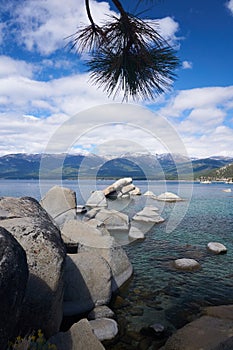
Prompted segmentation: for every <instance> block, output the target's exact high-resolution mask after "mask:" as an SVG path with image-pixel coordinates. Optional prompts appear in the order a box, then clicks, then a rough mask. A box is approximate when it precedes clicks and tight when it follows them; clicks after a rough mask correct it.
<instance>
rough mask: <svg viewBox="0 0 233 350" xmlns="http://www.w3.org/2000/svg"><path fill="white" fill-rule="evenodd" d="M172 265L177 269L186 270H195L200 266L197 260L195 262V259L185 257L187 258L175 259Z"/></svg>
mask: <svg viewBox="0 0 233 350" xmlns="http://www.w3.org/2000/svg"><path fill="white" fill-rule="evenodd" d="M174 266H175V268H177V269H179V270H186V271H192V270H197V269H200V267H201V265H200V264H199V262H197V261H196V260H194V259H187V258H182V259H177V260H175V261H174Z"/></svg>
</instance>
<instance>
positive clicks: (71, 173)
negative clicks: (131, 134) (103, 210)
mask: <svg viewBox="0 0 233 350" xmlns="http://www.w3.org/2000/svg"><path fill="white" fill-rule="evenodd" d="M232 163H233V158H230V157H210V158H203V159H192V160H190V159H189V158H188V157H185V156H182V155H179V154H170V153H165V154H151V153H126V154H122V155H121V156H118V157H113V156H99V155H95V154H88V155H84V154H26V153H18V154H8V155H5V156H2V157H0V178H4V179H38V178H39V177H40V178H42V177H43V178H48V179H56V178H60V177H61V176H62V177H63V178H64V179H76V178H77V177H85V178H93V177H95V178H121V177H132V178H133V179H155V180H162V179H167V180H174V179H177V178H178V177H179V179H184V180H192V179H193V178H194V179H197V178H199V177H201V176H208V175H209V174H215V172H216V170H217V171H221V170H219V169H221V168H224V167H227V169H228V168H229V169H231V170H229V169H228V170H229V171H228V172H231V171H232V176H233V166H231V167H229V166H230V164H232ZM228 175H229V174H228Z"/></svg>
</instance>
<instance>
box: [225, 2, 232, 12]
mask: <svg viewBox="0 0 233 350" xmlns="http://www.w3.org/2000/svg"><path fill="white" fill-rule="evenodd" d="M226 7H227V8H228V9H229V10H230V11H231V14H232V15H233V0H229V1H227V2H226Z"/></svg>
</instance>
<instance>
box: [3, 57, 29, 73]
mask: <svg viewBox="0 0 233 350" xmlns="http://www.w3.org/2000/svg"><path fill="white" fill-rule="evenodd" d="M33 70H34V68H33V65H32V64H30V63H27V62H25V61H21V60H14V59H12V58H11V57H8V56H0V77H8V76H23V77H28V78H30V77H32V75H33Z"/></svg>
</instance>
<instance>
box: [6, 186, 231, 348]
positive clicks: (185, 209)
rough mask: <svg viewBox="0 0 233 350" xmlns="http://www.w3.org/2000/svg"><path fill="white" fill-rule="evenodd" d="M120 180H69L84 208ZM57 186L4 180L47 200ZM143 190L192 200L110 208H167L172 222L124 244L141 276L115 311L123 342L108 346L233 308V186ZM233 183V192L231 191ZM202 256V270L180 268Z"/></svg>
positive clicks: (141, 199)
mask: <svg viewBox="0 0 233 350" xmlns="http://www.w3.org/2000/svg"><path fill="white" fill-rule="evenodd" d="M112 182H113V181H110V180H108V181H107V180H102V181H101V180H98V181H94V180H80V181H68V180H66V181H63V183H62V185H63V186H65V187H69V188H72V189H74V190H75V191H76V193H77V198H78V204H85V201H86V199H87V198H88V196H89V195H90V193H91V191H93V190H95V189H103V188H104V187H106V186H107V185H109V184H111V183H112ZM55 184H59V185H61V183H59V182H55V181H43V182H41V183H39V182H38V181H34V180H31V181H24V180H19V181H14V180H0V196H17V197H19V196H32V197H34V198H36V199H38V200H39V199H40V198H41V196H43V195H44V193H45V192H46V191H48V189H49V188H51V187H52V186H53V185H55ZM134 184H135V185H137V186H138V187H139V188H140V189H141V191H142V193H144V192H146V191H147V190H152V191H153V192H154V193H155V194H156V195H158V194H160V193H162V192H165V191H170V192H174V193H177V194H179V195H180V196H181V197H182V198H184V199H185V201H184V202H179V203H176V204H175V203H162V202H158V201H155V200H152V199H149V198H147V197H146V196H137V197H136V198H135V199H133V200H121V201H115V202H114V201H112V202H110V204H109V206H110V207H112V208H116V209H118V210H122V211H123V212H126V213H128V214H129V216H130V217H132V216H133V215H134V214H135V213H136V212H137V211H139V210H141V209H142V208H143V207H144V206H145V205H153V206H156V207H158V208H159V211H160V213H161V216H162V217H164V219H165V222H164V223H162V224H158V225H155V226H154V227H153V228H151V229H150V230H149V231H148V232H147V234H146V239H145V240H144V241H135V242H133V243H131V244H126V243H127V239H126V237H125V234H121V233H118V236H117V239H119V242H120V243H122V244H124V249H125V250H126V252H127V254H128V256H129V259H130V261H131V262H132V264H133V267H134V275H133V277H132V278H131V279H130V281H129V282H128V283H126V285H125V286H124V287H123V288H121V290H120V291H119V295H118V296H120V300H121V303H120V304H119V298H118V299H117V298H116V299H113V302H112V304H111V307H112V308H113V309H114V311H115V312H116V316H117V320H118V322H119V324H120V337H119V338H117V339H116V340H115V341H114V342H112V343H110V344H108V345H106V348H107V349H128V350H130V349H136V345H135V344H136V341H135V340H133V339H132V332H134V334H135V333H136V334H140V330H141V329H142V328H143V327H148V326H149V325H151V324H154V323H160V324H162V325H164V326H165V327H166V329H167V330H169V332H173V331H174V330H175V329H177V328H179V327H181V326H183V325H184V324H185V323H187V322H188V321H190V320H191V319H192V317H193V315H195V314H197V313H198V312H199V311H200V309H201V308H202V307H204V306H209V305H220V304H231V303H233V185H227V184H224V183H212V184H200V183H191V182H180V183H178V182H175V181H173V182H168V181H167V182H162V181H161V182H160V181H135V182H134ZM231 186H232V192H224V191H223V190H225V189H229V188H231ZM210 241H217V242H220V243H223V244H224V245H225V246H226V247H227V249H228V251H227V254H224V255H214V254H211V253H210V252H208V251H207V249H206V245H207V243H208V242H210ZM183 257H187V258H194V259H196V260H198V262H199V263H200V264H201V269H200V270H197V271H194V272H181V271H177V270H175V269H174V267H173V261H174V260H175V259H177V258H183Z"/></svg>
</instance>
